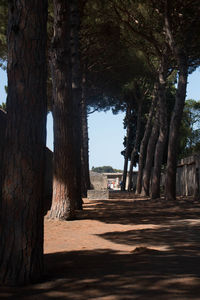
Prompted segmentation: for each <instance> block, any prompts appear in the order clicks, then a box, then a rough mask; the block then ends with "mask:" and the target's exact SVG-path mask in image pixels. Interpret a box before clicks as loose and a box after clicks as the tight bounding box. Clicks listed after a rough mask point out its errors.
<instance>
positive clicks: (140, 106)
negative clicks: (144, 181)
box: [128, 99, 143, 191]
mask: <svg viewBox="0 0 200 300" xmlns="http://www.w3.org/2000/svg"><path fill="white" fill-rule="evenodd" d="M142 102H143V101H142V99H140V100H138V111H137V129H136V135H135V142H134V147H133V150H132V152H131V160H130V167H129V181H128V190H129V191H130V190H131V189H132V184H133V183H132V181H133V165H134V159H135V155H136V153H137V151H138V147H139V138H140V129H141V115H142Z"/></svg>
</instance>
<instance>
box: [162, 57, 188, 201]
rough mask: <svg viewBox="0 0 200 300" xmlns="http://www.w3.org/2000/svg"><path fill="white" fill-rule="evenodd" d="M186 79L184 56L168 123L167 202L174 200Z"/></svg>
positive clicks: (181, 60)
mask: <svg viewBox="0 0 200 300" xmlns="http://www.w3.org/2000/svg"><path fill="white" fill-rule="evenodd" d="M187 77H188V60H187V57H186V56H185V55H180V56H179V78H178V88H177V92H176V101H175V105H174V110H173V113H172V117H171V121H170V131H169V142H168V156H167V171H166V182H165V197H166V199H167V200H175V199H176V165H177V141H178V137H179V128H180V125H181V120H182V114H183V109H184V104H185V97H186V87H187Z"/></svg>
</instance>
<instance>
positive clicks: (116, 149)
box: [0, 68, 200, 170]
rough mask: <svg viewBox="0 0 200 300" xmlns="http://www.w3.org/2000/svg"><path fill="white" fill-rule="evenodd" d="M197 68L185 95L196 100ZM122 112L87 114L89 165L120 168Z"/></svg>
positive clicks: (1, 89)
mask: <svg viewBox="0 0 200 300" xmlns="http://www.w3.org/2000/svg"><path fill="white" fill-rule="evenodd" d="M0 76H1V83H0V93H1V98H0V103H2V102H6V92H5V90H4V86H5V85H7V75H6V72H5V71H3V70H0ZM199 86H200V68H198V69H197V70H196V71H195V72H193V73H192V74H191V75H189V77H188V86H187V97H186V99H194V100H200V88H199ZM123 118H124V113H119V114H118V115H113V114H112V112H111V111H108V112H106V113H104V112H95V113H94V114H90V115H89V117H88V127H89V165H90V169H91V168H92V167H93V166H94V167H100V166H112V167H113V168H114V169H121V170H122V169H123V163H124V159H123V156H122V155H121V151H122V150H123V139H124V135H125V130H124V128H123ZM47 147H48V148H49V149H51V150H53V120H52V116H51V114H48V116H47Z"/></svg>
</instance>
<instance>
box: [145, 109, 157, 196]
mask: <svg viewBox="0 0 200 300" xmlns="http://www.w3.org/2000/svg"><path fill="white" fill-rule="evenodd" d="M158 133H159V111H158V109H157V112H156V116H155V119H154V124H153V128H152V131H151V135H150V138H149V142H148V146H147V154H146V162H145V167H144V171H143V180H142V195H144V196H149V195H150V193H149V188H150V180H151V170H152V166H153V159H154V153H155V147H156V142H157V140H158Z"/></svg>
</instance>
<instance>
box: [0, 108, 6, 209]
mask: <svg viewBox="0 0 200 300" xmlns="http://www.w3.org/2000/svg"><path fill="white" fill-rule="evenodd" d="M0 128H1V130H0V141H1V145H0V213H1V197H2V179H3V177H2V175H3V153H4V144H5V130H6V112H5V111H4V110H2V109H0Z"/></svg>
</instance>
